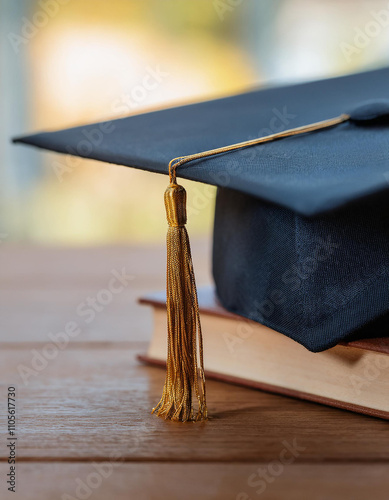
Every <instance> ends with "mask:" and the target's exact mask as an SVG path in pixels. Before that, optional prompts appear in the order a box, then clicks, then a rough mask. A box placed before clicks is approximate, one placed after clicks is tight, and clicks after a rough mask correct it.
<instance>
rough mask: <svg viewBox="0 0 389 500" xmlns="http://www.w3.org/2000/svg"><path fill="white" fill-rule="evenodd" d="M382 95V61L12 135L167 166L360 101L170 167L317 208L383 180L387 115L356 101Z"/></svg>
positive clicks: (112, 159) (342, 201) (385, 75)
mask: <svg viewBox="0 0 389 500" xmlns="http://www.w3.org/2000/svg"><path fill="white" fill-rule="evenodd" d="M388 99H389V68H385V69H380V70H375V71H369V72H365V73H359V74H355V75H349V76H345V77H339V78H332V79H327V80H321V81H316V82H309V83H304V84H298V85H292V86H286V87H275V88H267V89H264V90H258V91H254V92H249V93H245V94H241V95H237V96H233V97H228V98H224V99H218V100H214V101H208V102H202V103H198V104H192V105H188V106H181V107H176V108H171V109H166V110H162V111H156V112H152V113H146V114H142V115H136V116H130V117H127V118H121V119H116V120H113V121H112V122H102V123H100V124H90V125H85V126H81V127H75V128H71V129H67V130H60V131H55V132H43V133H39V134H35V135H30V136H27V137H20V138H17V139H14V141H15V142H22V143H25V144H31V145H34V146H37V147H40V148H44V149H49V150H52V151H57V152H60V153H65V154H72V155H76V156H81V157H85V158H91V159H95V160H101V161H105V162H109V163H114V164H120V165H124V166H129V167H134V168H139V169H143V170H149V171H151V172H157V173H163V174H167V173H168V163H169V161H170V160H171V159H172V158H175V157H177V156H181V155H190V154H194V153H198V152H201V151H205V150H209V149H213V148H219V147H222V146H227V145H230V144H234V143H237V142H241V141H246V140H249V139H253V138H255V137H261V136H265V135H269V134H271V133H274V132H278V131H281V130H286V129H291V128H295V127H299V126H303V125H308V124H310V123H314V122H317V121H321V120H325V119H329V118H333V117H336V116H339V115H341V114H342V113H347V112H348V110H350V109H357V110H358V111H356V112H355V117H356V120H355V121H349V122H345V123H342V124H340V125H337V126H335V127H332V128H328V129H325V130H322V131H317V132H312V133H308V134H302V135H298V136H294V137H288V138H285V139H282V140H278V141H274V142H269V143H266V144H261V145H257V146H253V147H250V148H246V149H241V150H237V151H233V152H229V153H224V154H220V155H218V156H214V157H209V158H205V159H201V160H196V161H192V162H189V163H187V164H185V165H182V166H181V167H179V169H178V171H177V175H178V177H183V178H187V179H192V180H196V181H200V182H204V183H207V184H213V185H217V186H222V187H230V188H233V189H235V190H237V191H241V192H243V193H247V194H249V195H253V196H255V197H258V198H260V199H263V200H267V201H270V202H273V203H276V204H279V205H281V206H284V207H287V208H289V209H291V210H293V211H295V212H297V213H299V214H302V215H305V216H314V215H318V214H321V213H324V212H328V211H331V210H334V209H336V208H339V207H342V206H343V205H346V204H348V203H350V202H356V201H358V200H359V199H362V198H365V197H366V196H369V195H373V194H375V193H378V192H380V191H383V190H385V189H389V180H388V179H389V120H374V119H373V120H370V121H364V119H363V118H364V116H365V115H364V114H363V113H364V107H363V105H362V106H361V104H363V103H364V102H365V101H369V100H374V101H380V102H383V103H385V102H386V103H387V102H389V101H388ZM384 106H385V104H384ZM367 108H368V112H369V113H370V112H371V113H373V114H374V113H375V109H374V105H373V106H372V107H370V108H369V105H367ZM359 113H362V119H361V120H359V118H361V117H360V116H359ZM366 116H367V115H366ZM370 118H374V116H371V117H370Z"/></svg>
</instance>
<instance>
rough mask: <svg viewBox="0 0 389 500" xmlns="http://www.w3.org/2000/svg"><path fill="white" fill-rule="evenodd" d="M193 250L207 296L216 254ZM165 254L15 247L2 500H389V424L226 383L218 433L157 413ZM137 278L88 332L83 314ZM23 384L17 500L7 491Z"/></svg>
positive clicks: (3, 338) (1, 338) (6, 318)
mask: <svg viewBox="0 0 389 500" xmlns="http://www.w3.org/2000/svg"><path fill="white" fill-rule="evenodd" d="M193 247H194V248H193V254H194V261H195V266H196V270H197V274H198V275H199V278H200V279H199V282H200V283H202V284H206V283H207V282H209V280H210V278H209V257H208V250H207V247H206V246H205V245H204V244H203V243H202V242H198V243H197V244H194V245H193ZM161 254H162V259H163V261H164V250H163V248H158V247H154V248H146V247H145V248H139V247H135V248H131V247H124V246H123V247H113V248H102V249H69V250H66V249H55V248H51V249H49V248H46V249H39V248H33V247H32V248H25V247H7V246H6V245H4V246H2V247H1V249H0V258H1V259H2V262H3V266H2V268H1V270H0V298H1V316H0V317H1V325H0V419H1V422H2V423H1V427H0V429H1V436H2V439H3V442H2V445H1V446H0V470H1V475H0V477H1V483H0V498H1V499H3V498H17V499H19V498H20V499H26V500H35V499H37V500H38V499H39V500H51V499H63V500H69V499H75V498H92V499H106V498H115V499H118V500H120V499H125V498H126V499H127V498H137V499H145V500H146V499H147V500H148V499H164V498H169V499H180V500H181V499H183V498H186V499H189V500H190V499H192V498H193V499H195V498H196V499H204V500H208V499H223V500H224V499H234V500H251V499H256V498H265V499H284V498H285V499H292V500H293V499H301V498H309V499H313V500H314V499H317V500H319V499H320V500H323V499H328V500H330V499H331V500H334V499H335V500H337V499H346V498H352V499H355V500H359V499H361V500H362V499H363V500H365V499H371V498H374V499H387V498H388V493H387V492H388V488H389V474H388V472H389V426H388V422H385V421H383V420H380V419H376V418H372V417H366V416H362V415H357V414H353V413H350V412H346V411H342V410H337V409H333V408H328V407H324V406H321V405H317V404H312V403H307V402H303V401H299V400H294V399H292V398H287V397H282V396H276V395H273V394H266V393H263V392H260V391H255V390H251V389H247V388H241V387H237V386H234V385H228V384H225V383H222V382H216V381H210V382H209V384H208V400H209V411H210V413H211V415H212V418H211V419H210V420H209V421H208V422H205V423H201V424H193V423H187V424H177V423H171V422H165V421H163V420H161V419H158V418H156V417H155V416H152V415H150V409H151V408H152V406H153V405H155V403H156V402H157V401H158V398H159V396H160V392H161V388H162V384H163V380H164V372H163V370H162V369H160V368H156V367H150V366H144V365H142V364H140V363H139V362H138V361H137V360H136V355H137V354H139V353H143V352H144V351H145V349H146V345H147V339H148V337H149V335H150V330H151V311H149V310H148V308H147V307H144V306H143V307H141V306H138V305H137V304H136V298H137V297H138V296H139V295H142V294H144V293H145V292H147V291H150V290H153V289H155V290H157V289H158V288H160V287H162V286H163V281H164V276H163V272H164V271H163V269H164V263H163V262H162V264H161V257H160V255H161ZM125 266H127V268H128V269H127V270H128V272H129V273H131V272H132V273H133V274H134V275H135V276H136V278H135V279H134V280H132V281H131V284H130V285H129V287H128V288H127V287H126V288H125V289H124V290H123V292H122V293H120V294H118V295H117V296H114V298H113V300H112V301H111V302H110V303H109V304H107V305H106V307H104V309H103V310H102V311H100V312H99V313H98V314H96V317H95V318H94V320H93V321H91V322H90V323H89V324H85V321H84V318H83V317H80V316H79V315H77V312H76V311H77V307H78V305H79V303H80V302H82V301H84V300H85V298H86V297H88V296H92V297H93V296H97V294H98V293H99V291H100V290H101V289H103V288H105V287H106V286H107V283H108V282H109V279H110V277H111V272H112V269H121V268H122V267H125ZM69 321H75V322H77V323H78V325H79V326H80V329H81V330H82V333H80V334H79V335H77V336H76V337H75V338H72V339H70V340H69V342H68V343H67V345H66V346H65V347H64V348H63V349H59V348H57V350H55V349H54V348H53V347H51V348H50V346H49V344H50V343H52V338H51V337H50V335H49V334H50V333H52V334H55V333H58V332H61V331H62V330H63V328H64V327H65V325H66V324H67V323H68V322H69ZM50 349H51V350H50ZM47 354H49V355H50V356H51V358H50V359H48V357H47ZM39 359H40V361H41V364H40V365H39ZM42 359H43V361H42ZM26 368H31V369H33V370H34V373H33V374H31V373H29V376H28V377H27V376H26V374H25V373H26ZM22 374H23V375H22ZM10 385H15V386H16V390H17V438H18V439H17V458H18V462H17V493H16V494H13V493H10V492H8V491H7V487H6V482H5V481H6V479H5V477H6V476H5V474H6V472H7V471H8V467H9V466H8V464H7V456H8V450H7V447H6V440H5V439H6V415H5V413H6V392H7V387H8V386H10ZM284 458H285V460H286V459H287V462H288V463H286V462H285V463H283V459H284ZM99 467H100V468H99ZM104 467H105V468H104ZM80 485H83V487H84V489H82V487H81V486H80ZM77 488H81V489H79V490H77ZM83 495H84V496H83Z"/></svg>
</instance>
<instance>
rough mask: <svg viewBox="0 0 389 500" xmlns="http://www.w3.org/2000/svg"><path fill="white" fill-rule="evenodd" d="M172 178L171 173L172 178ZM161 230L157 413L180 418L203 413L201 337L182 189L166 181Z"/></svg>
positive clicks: (200, 417) (193, 417) (194, 417)
mask: <svg viewBox="0 0 389 500" xmlns="http://www.w3.org/2000/svg"><path fill="white" fill-rule="evenodd" d="M174 180H175V179H174ZM165 207H166V216H167V220H168V224H169V229H168V233H167V240H166V242H167V276H166V285H167V294H166V305H167V327H168V349H167V350H168V352H167V363H166V379H165V386H164V388H163V394H162V398H161V400H160V402H159V403H158V404H157V406H156V407H155V408H154V409H153V411H152V413H154V412H156V414H157V415H158V416H159V417H163V418H165V419H167V420H175V421H180V422H186V421H188V420H192V421H197V420H205V419H206V418H207V406H206V397H205V377H204V366H203V340H202V333H201V325H200V314H199V306H198V300H197V290H196V282H195V276H194V271H193V264H192V256H191V251H190V244H189V237H188V233H187V231H186V228H185V224H186V191H185V189H184V188H183V187H182V186H179V185H178V184H176V183H175V182H172V183H171V184H170V185H169V187H168V188H167V189H166V191H165Z"/></svg>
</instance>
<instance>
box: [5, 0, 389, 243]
mask: <svg viewBox="0 0 389 500" xmlns="http://www.w3.org/2000/svg"><path fill="white" fill-rule="evenodd" d="M0 28H1V43H0V51H1V77H0V101H1V128H0V134H1V150H0V155H1V156H0V204H1V206H0V240H1V241H3V240H6V241H24V242H36V243H44V244H61V245H95V244H110V243H124V242H136V243H138V242H155V241H158V242H163V241H164V237H165V230H166V223H165V213H164V207H163V202H162V196H163V191H164V189H165V186H166V182H167V179H166V178H165V177H164V176H156V175H154V176H151V175H149V174H147V173H144V172H139V171H134V170H131V169H126V168H123V167H120V166H114V165H106V164H102V163H99V162H93V161H90V160H75V161H74V168H72V169H71V171H69V172H65V173H64V174H63V175H58V168H57V167H58V161H59V157H58V155H55V154H50V153H42V152H40V151H38V150H34V149H30V148H25V147H22V146H12V145H11V143H10V138H11V137H12V136H16V135H22V134H25V133H29V132H33V131H39V130H42V129H45V130H46V129H57V128H63V127H69V126H74V125H80V124H83V123H87V122H93V121H100V120H103V119H107V118H110V117H113V118H115V117H120V116H126V115H130V114H135V113H140V112H143V111H145V110H149V109H153V108H158V107H165V106H173V105H177V104H180V103H184V102H192V101H197V100H206V99H211V98H215V97H221V96H225V95H228V94H232V93H238V92H244V91H246V90H250V89H252V88H254V87H260V86H262V85H268V84H273V83H274V84H282V83H286V82H292V81H301V80H312V79H317V78H322V77H327V76H334V75H341V74H344V73H349V72H356V71H359V70H365V69H373V68H376V67H380V66H385V65H387V64H388V62H389V2H388V0H385V1H381V0H368V1H367V0H366V1H361V0H343V1H342V0H327V1H318V0H272V1H269V0H195V1H194V0H193V1H188V0H163V1H161V0H142V1H136V0H110V1H109V2H107V1H106V0H37V1H35V0H1V3H0ZM146 75H151V76H152V78H154V80H153V81H154V82H155V85H153V88H152V89H151V90H150V89H146V88H145V87H144V86H143V84H142V82H143V80H144V78H145V76H146ZM129 140H131V138H129ZM185 186H186V187H187V188H188V191H189V196H192V197H197V198H196V199H197V200H198V204H197V209H196V210H194V211H193V213H192V214H190V220H189V229H190V231H191V233H192V234H193V235H197V236H202V235H206V234H208V233H209V232H210V231H211V228H212V212H213V198H212V196H210V195H209V188H207V192H206V194H204V192H203V189H204V187H203V186H201V185H200V184H196V183H190V182H187V183H185ZM146 190H147V191H146ZM146 192H147V196H145V194H144V193H146ZM201 200H202V201H201Z"/></svg>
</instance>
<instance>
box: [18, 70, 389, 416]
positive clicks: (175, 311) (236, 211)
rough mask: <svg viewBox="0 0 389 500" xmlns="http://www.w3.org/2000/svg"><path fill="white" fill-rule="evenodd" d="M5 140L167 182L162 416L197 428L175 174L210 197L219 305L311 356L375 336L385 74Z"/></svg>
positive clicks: (381, 256) (384, 231)
mask: <svg viewBox="0 0 389 500" xmlns="http://www.w3.org/2000/svg"><path fill="white" fill-rule="evenodd" d="M15 142H23V143H25V144H31V145H34V146H38V147H41V148H45V149H49V150H53V151H57V152H60V153H66V154H73V155H77V156H81V157H85V158H93V159H95V160H102V161H105V162H110V163H115V164H120V165H125V166H129V167H134V168H139V169H143V170H149V171H151V172H157V173H162V174H169V175H170V185H169V187H168V189H167V191H166V193H165V204H166V209H167V217H168V222H169V230H168V238H167V244H168V267H167V309H168V359H167V375H166V381H165V386H164V391H163V396H162V399H161V401H160V403H159V404H158V405H157V407H156V411H157V413H158V414H159V415H160V416H163V417H165V418H171V419H173V420H183V421H185V420H198V419H200V420H201V419H205V418H206V417H207V410H206V402H205V385H204V374H203V361H202V337H201V327H200V319H199V311H198V304H197V294H196V286H195V281H194V273H193V266H192V259H191V256H190V247H189V240H188V236H187V233H186V230H185V227H184V225H185V222H186V212H185V198H186V194H185V190H184V189H183V188H182V187H181V186H179V185H177V182H176V177H177V176H179V177H183V178H187V179H192V180H195V181H200V182H204V183H208V184H213V185H216V186H218V191H217V198H216V211H215V225H214V242H213V275H214V280H215V284H216V290H217V294H218V297H219V299H220V301H221V303H222V304H223V305H224V307H226V308H227V309H228V310H230V311H232V312H235V313H237V314H240V315H242V316H245V317H247V318H249V319H251V320H254V321H257V322H259V323H262V324H264V325H267V326H269V327H271V328H273V329H275V330H277V331H279V332H281V333H283V334H285V335H287V336H289V337H291V338H292V339H294V340H295V341H297V342H300V343H301V344H303V345H304V346H305V347H307V348H308V349H310V350H311V351H320V350H324V349H327V348H329V347H331V346H333V345H335V344H336V343H338V342H340V341H343V340H346V339H350V336H352V335H361V336H362V335H363V334H364V332H365V334H366V335H367V333H366V332H367V329H368V328H370V331H371V328H372V325H373V327H374V325H375V326H377V325H379V326H380V328H381V330H382V332H381V333H382V334H387V327H388V306H389V218H388V214H389V196H388V189H389V68H386V69H381V70H375V71H370V72H365V73H360V74H354V75H349V76H345V77H338V78H333V79H327V80H322V81H316V82H310V83H305V84H299V85H293V86H286V87H275V88H267V89H264V90H259V91H254V92H249V93H245V94H242V95H237V96H233V97H228V98H224V99H218V100H214V101H208V102H202V103H198V104H193V105H188V106H183V107H176V108H172V109H166V110H162V111H157V112H152V113H146V114H143V115H137V116H130V117H127V118H122V119H118V120H114V121H112V122H103V123H100V124H92V125H86V126H82V127H76V128H72V129H68V130H61V131H57V132H45V133H39V134H36V135H31V136H28V137H22V138H18V139H15ZM180 155H181V156H180ZM172 158H173V160H172ZM377 327H378V326H377ZM383 332H384V333H383ZM376 333H377V335H376V336H378V332H376Z"/></svg>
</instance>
